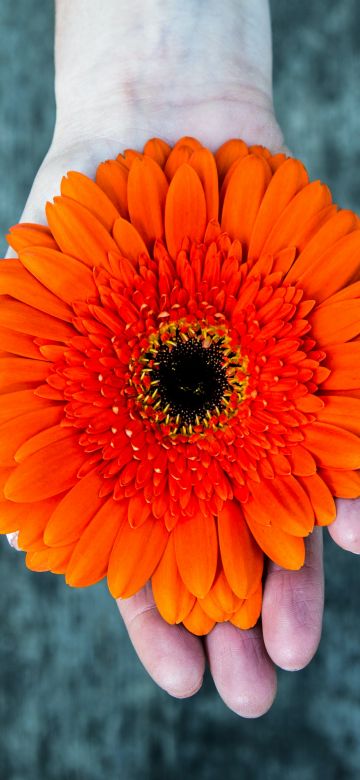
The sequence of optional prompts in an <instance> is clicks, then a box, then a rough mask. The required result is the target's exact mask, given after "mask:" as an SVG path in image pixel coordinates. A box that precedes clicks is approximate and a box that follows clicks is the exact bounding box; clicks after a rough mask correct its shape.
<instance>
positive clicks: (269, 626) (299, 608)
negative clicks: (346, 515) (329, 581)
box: [262, 529, 324, 671]
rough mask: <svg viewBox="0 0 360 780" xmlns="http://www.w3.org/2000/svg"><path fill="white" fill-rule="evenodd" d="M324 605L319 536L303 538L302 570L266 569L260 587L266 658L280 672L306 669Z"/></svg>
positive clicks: (314, 648) (315, 644) (318, 634)
mask: <svg viewBox="0 0 360 780" xmlns="http://www.w3.org/2000/svg"><path fill="white" fill-rule="evenodd" d="M323 605H324V582H323V563H322V533H321V529H316V530H315V532H313V534H311V536H310V537H308V539H306V559H305V564H304V566H303V568H302V569H299V570H298V571H286V570H285V569H279V567H277V566H272V565H270V566H269V572H268V576H267V579H266V583H265V588H264V598H263V609H262V625H263V634H264V642H265V646H266V649H267V652H268V653H269V656H270V658H272V660H273V661H274V663H275V664H276V665H277V666H279V667H280V668H281V669H284V670H286V671H298V670H300V669H303V668H304V667H305V666H307V664H308V663H310V661H311V660H312V658H313V657H314V655H315V653H316V651H317V648H318V646H319V642H320V638H321V630H322V616H323Z"/></svg>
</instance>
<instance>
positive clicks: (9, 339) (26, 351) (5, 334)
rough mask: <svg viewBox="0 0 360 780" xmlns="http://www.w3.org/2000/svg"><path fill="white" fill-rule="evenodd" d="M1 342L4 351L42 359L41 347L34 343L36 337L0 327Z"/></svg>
mask: <svg viewBox="0 0 360 780" xmlns="http://www.w3.org/2000/svg"><path fill="white" fill-rule="evenodd" d="M0 344H1V347H2V349H3V351H4V352H10V353H11V354H13V355H19V356H21V357H27V358H32V359H34V360H41V357H42V355H41V352H40V350H39V347H37V346H36V344H35V343H34V339H32V338H31V336H27V335H25V333H16V332H15V331H14V330H9V329H8V328H1V327H0Z"/></svg>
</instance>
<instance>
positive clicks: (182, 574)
mask: <svg viewBox="0 0 360 780" xmlns="http://www.w3.org/2000/svg"><path fill="white" fill-rule="evenodd" d="M46 216H47V221H48V227H42V226H40V225H29V224H23V225H17V226H15V227H14V228H12V230H11V232H10V235H9V243H10V244H11V246H12V247H14V249H15V250H16V251H17V252H18V255H19V258H18V259H14V260H6V261H5V262H3V263H2V266H1V269H0V293H1V294H2V302H1V307H0V331H1V343H2V349H3V352H2V354H1V358H0V361H1V368H0V376H1V393H2V398H1V411H0V421H1V428H0V444H1V446H0V452H1V461H0V466H1V471H0V481H1V486H2V487H1V496H2V497H1V499H0V500H1V501H2V503H1V513H0V517H1V522H0V530H1V531H2V532H3V533H6V532H11V531H14V530H17V529H20V533H19V540H18V543H19V546H20V547H21V548H22V549H23V550H26V551H27V555H26V563H27V566H28V567H29V568H30V569H33V570H36V571H41V570H50V571H52V572H55V573H65V575H66V582H67V583H68V584H69V585H73V586H85V585H90V584H91V583H94V582H97V581H98V580H100V579H101V578H103V577H104V576H106V575H107V578H108V584H109V589H110V592H111V593H112V595H113V596H114V597H129V596H131V595H132V594H134V593H136V592H137V591H138V590H139V589H140V588H141V587H142V586H143V585H144V584H145V582H146V581H147V580H148V579H149V578H151V579H152V586H153V592H154V597H155V600H156V603H157V605H158V608H159V611H160V613H161V614H162V615H163V617H164V618H165V620H167V621H168V622H170V623H175V622H183V623H184V624H185V626H186V627H187V628H188V629H189V630H190V631H193V632H194V633H197V634H204V633H207V632H208V631H209V630H210V629H211V628H212V626H213V625H214V622H215V621H224V620H230V621H231V622H232V623H233V624H235V625H236V626H239V627H242V628H247V627H250V626H252V625H253V624H254V623H255V622H256V620H257V618H258V615H259V613H260V608H261V587H262V586H261V580H262V571H263V557H264V553H265V555H266V556H268V557H269V558H271V559H272V560H273V561H276V562H277V563H278V564H280V565H281V566H284V567H286V568H289V569H298V568H300V567H301V566H302V564H303V561H304V537H305V536H307V535H308V534H309V533H310V532H311V531H312V529H313V526H314V523H315V524H319V525H326V524H327V523H330V522H331V521H332V520H333V519H334V518H335V504H334V499H333V496H341V497H344V498H353V497H357V496H359V494H360V477H359V472H358V471H357V470H358V469H359V468H360V442H359V438H358V434H359V429H360V424H359V420H360V414H359V410H360V339H359V331H360V317H359V314H360V312H359V308H360V307H359V297H360V273H359V252H360V229H359V221H358V219H357V217H356V216H355V215H354V214H353V213H352V212H351V211H344V210H339V209H337V207H336V206H334V205H333V204H332V202H331V195H330V192H329V190H328V188H327V187H326V186H325V185H323V184H321V183H320V182H312V183H309V181H308V176H307V173H306V171H305V169H304V166H303V165H302V164H301V163H300V162H299V161H297V160H294V159H291V158H286V157H285V156H284V155H282V154H278V155H275V156H273V155H271V154H270V152H269V151H268V150H267V149H264V148H263V147H250V149H248V148H247V146H246V145H245V144H244V143H243V142H242V141H240V140H232V141H228V142H227V143H225V144H223V146H221V147H220V149H219V150H218V151H217V152H216V154H215V155H214V154H212V153H211V152H210V151H209V150H208V149H206V148H204V147H203V146H202V145H201V144H200V142H199V141H197V140H196V139H194V138H188V137H186V138H181V139H180V140H179V141H178V142H177V143H176V144H175V146H174V147H173V148H171V147H170V146H169V145H168V144H166V143H165V142H164V141H162V140H160V139H156V138H155V139H151V140H150V141H148V142H147V143H146V144H145V147H144V151H143V153H139V152H136V151H134V150H127V151H125V153H124V155H119V157H118V158H117V159H116V160H109V161H107V162H105V163H102V164H101V165H100V166H99V168H98V170H97V173H96V183H95V182H94V181H92V180H90V179H88V178H87V177H86V176H84V175H83V174H81V173H75V172H70V173H69V174H68V175H67V177H65V178H64V179H63V181H62V185H61V196H60V197H56V198H55V199H54V203H53V204H48V205H47V208H46Z"/></svg>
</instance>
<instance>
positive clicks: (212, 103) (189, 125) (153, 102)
mask: <svg viewBox="0 0 360 780" xmlns="http://www.w3.org/2000/svg"><path fill="white" fill-rule="evenodd" d="M226 5H227V8H226V13H225V12H224V8H223V7H221V8H220V7H219V5H218V3H217V2H215V0H209V2H208V3H207V4H206V8H204V6H203V4H199V7H198V6H197V4H196V3H195V4H190V3H181V4H180V3H179V2H177V0H175V2H174V3H173V4H171V5H170V4H168V3H164V1H163V0H147V2H146V5H145V4H144V2H143V1H142V0H135V2H134V0H133V2H132V4H129V3H128V2H127V0H123V2H118V0H117V1H116V2H114V0H107V3H106V4H105V8H104V13H103V14H102V15H101V20H99V18H98V15H97V14H94V13H90V11H89V5H88V4H87V3H84V1H83V0H72V2H70V0H61V2H59V3H58V8H57V25H56V99H57V121H56V128H55V137H54V143H55V145H56V146H58V145H59V144H60V146H61V145H62V144H64V143H65V144H69V143H76V142H79V143H81V142H83V141H84V140H86V139H92V140H93V139H99V140H100V139H104V140H106V141H107V142H110V143H111V142H112V141H113V142H116V144H117V146H118V145H119V144H120V145H122V146H124V147H126V146H129V145H132V146H138V147H140V146H141V145H142V144H143V143H144V142H145V141H146V139H147V138H148V137H151V136H152V135H158V136H161V137H163V138H165V139H166V140H167V141H168V142H169V143H170V144H171V143H173V142H174V141H175V140H176V139H177V138H178V137H179V136H181V135H189V134H192V135H198V136H199V137H200V140H202V142H203V143H204V144H206V145H208V146H209V147H212V148H216V147H217V146H219V145H220V144H221V143H222V142H223V141H224V140H226V139H227V138H229V137H231V136H234V135H235V136H239V135H241V136H242V137H244V140H245V141H248V142H249V143H264V144H268V145H269V146H270V147H273V148H277V147H278V146H279V145H281V141H282V139H281V133H280V131H279V128H278V126H277V124H276V120H275V117H274V111H273V103H272V87H271V35H270V21H269V13H268V5H267V0H243V2H242V3H241V4H240V6H239V3H237V2H234V0H227V3H226Z"/></svg>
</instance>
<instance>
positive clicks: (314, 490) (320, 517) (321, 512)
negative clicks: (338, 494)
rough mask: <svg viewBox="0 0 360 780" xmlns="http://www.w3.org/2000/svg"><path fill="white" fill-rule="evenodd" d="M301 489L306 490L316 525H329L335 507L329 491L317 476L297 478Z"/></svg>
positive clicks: (334, 514) (332, 518)
mask: <svg viewBox="0 0 360 780" xmlns="http://www.w3.org/2000/svg"><path fill="white" fill-rule="evenodd" d="M299 481H300V482H301V484H302V486H303V488H304V489H305V490H306V492H307V494H308V496H309V498H310V501H311V505H312V507H313V509H314V512H315V518H316V524H317V525H329V523H332V521H333V520H335V517H336V506H335V501H334V499H333V497H332V495H331V493H330V490H329V488H328V486H327V484H326V483H325V482H324V480H322V479H321V477H320V476H319V474H312V475H311V476H310V477H299Z"/></svg>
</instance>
